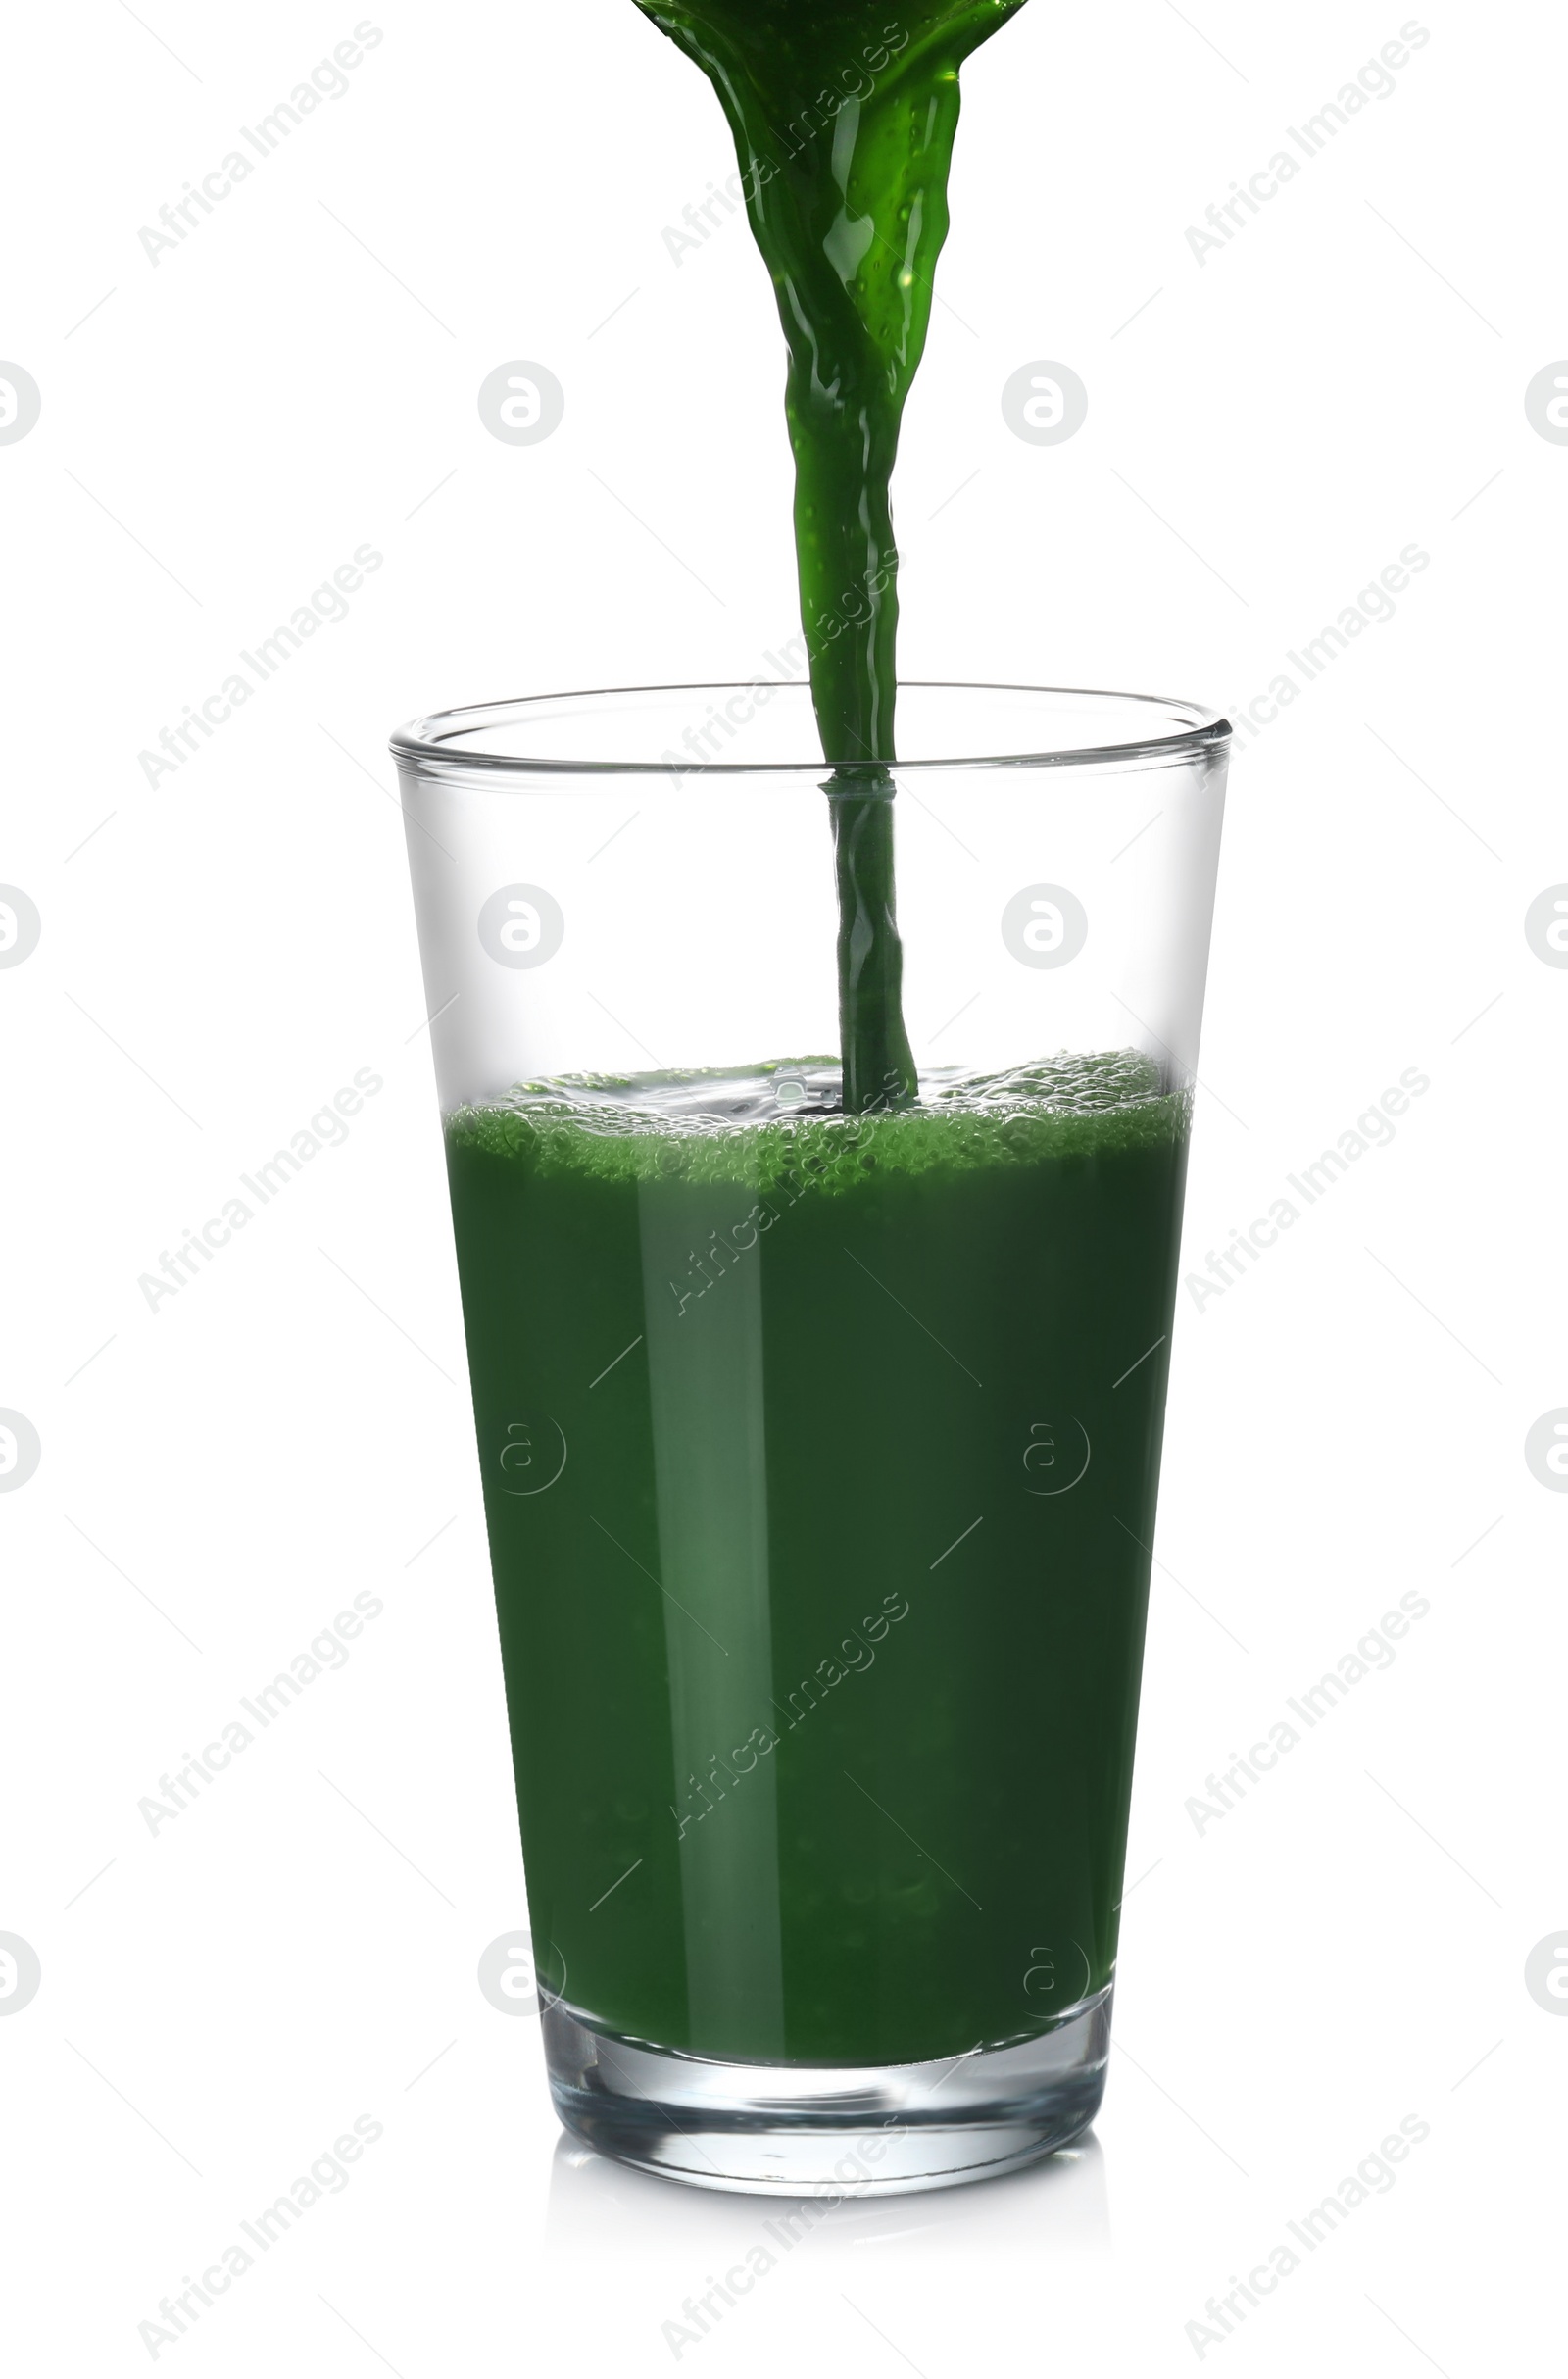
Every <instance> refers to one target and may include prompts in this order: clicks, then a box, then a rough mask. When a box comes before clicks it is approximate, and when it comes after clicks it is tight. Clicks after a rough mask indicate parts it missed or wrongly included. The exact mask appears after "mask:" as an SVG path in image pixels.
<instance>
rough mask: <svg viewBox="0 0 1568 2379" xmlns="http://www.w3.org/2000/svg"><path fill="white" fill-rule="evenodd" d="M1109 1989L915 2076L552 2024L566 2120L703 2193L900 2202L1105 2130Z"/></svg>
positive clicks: (568, 2013) (573, 2012) (549, 2040)
mask: <svg viewBox="0 0 1568 2379" xmlns="http://www.w3.org/2000/svg"><path fill="white" fill-rule="evenodd" d="M1110 1997H1111V1987H1110V1985H1109V1984H1108V1983H1107V1984H1106V1986H1105V1988H1104V1989H1103V1991H1100V1992H1098V1993H1097V1994H1096V1995H1095V1997H1094V1998H1093V1999H1088V2000H1085V2001H1084V2002H1083V2003H1082V2004H1081V2006H1080V2007H1076V2008H1074V2009H1072V2010H1071V2011H1069V2012H1068V2013H1067V2014H1065V2015H1064V2016H1063V2017H1062V2018H1061V2020H1060V2022H1059V2023H1057V2024H1056V2025H1054V2027H1053V2029H1052V2030H1051V2031H1049V2032H1044V2033H1040V2034H1038V2035H1037V2036H1035V2037H1034V2038H1032V2039H1030V2040H1026V2041H1012V2042H1008V2043H1006V2044H1005V2045H1004V2046H1001V2047H996V2048H990V2049H974V2050H969V2051H966V2052H965V2053H964V2054H963V2055H962V2056H960V2057H933V2058H932V2059H930V2061H929V2062H923V2063H920V2064H913V2065H765V2064H751V2063H746V2064H730V2063H726V2062H723V2061H722V2060H720V2059H717V2058H713V2057H693V2056H690V2055H688V2054H687V2053H686V2052H685V2051H684V2050H676V2049H660V2048H656V2047H654V2046H653V2045H652V2044H651V2043H650V2042H647V2041H638V2040H626V2039H623V2038H620V2037H618V2036H617V2035H616V2034H614V2033H613V2032H608V2031H606V2030H604V2029H603V2028H602V2027H600V2026H598V2025H596V2024H594V2023H593V2022H592V2021H591V2019H590V2018H589V2017H588V2016H586V2015H585V2014H584V2013H583V2012H582V2011H581V2010H580V2009H576V2008H571V2007H566V2006H565V2005H564V2003H562V2004H558V2005H556V2006H555V2007H549V2008H547V2009H546V2011H545V2015H544V2036H545V2057H546V2060H547V2062H548V2065H549V2069H550V2088H551V2094H552V2096H553V2097H554V2099H555V2103H556V2111H557V2113H558V2114H559V2115H560V2117H561V2119H562V2121H563V2123H564V2125H565V2126H566V2129H567V2130H568V2131H570V2132H572V2133H574V2134H575V2136H576V2137H577V2138H578V2139H580V2140H582V2141H583V2142H584V2143H585V2144H586V2145H587V2146H588V2147H590V2148H593V2149H597V2150H598V2152H599V2153H600V2154H601V2155H602V2156H614V2157H616V2158H617V2159H618V2161H619V2162H621V2163H623V2164H631V2165H634V2166H636V2168H637V2169H638V2170H639V2171H641V2172H653V2173H659V2174H661V2175H662V2177H663V2178H664V2179H665V2180H670V2181H684V2182H686V2183H687V2185H688V2186H689V2187H691V2188H693V2189H735V2190H743V2191H751V2192H754V2193H757V2194H760V2195H763V2196H772V2197H788V2198H821V2197H833V2198H837V2197H895V2196H897V2195H899V2194H900V2193H901V2192H903V2191H906V2190H912V2189H946V2188H950V2187H952V2186H954V2185H955V2184H956V2183H957V2182H960V2181H983V2180H990V2179H992V2178H993V2177H994V2176H996V2175H998V2174H1001V2173H1005V2172H1016V2171H1018V2170H1019V2169H1020V2167H1021V2166H1023V2165H1025V2164H1032V2163H1034V2162H1035V2160H1036V2159H1037V2158H1038V2157H1040V2156H1050V2155H1051V2153H1052V2151H1053V2150H1054V2149H1057V2148H1064V2147H1065V2146H1066V2145H1067V2143H1068V2141H1069V2140H1073V2139H1076V2138H1077V2136H1078V2134H1079V2133H1080V2132H1081V2131H1083V2130H1085V2129H1086V2128H1087V2127H1088V2125H1089V2124H1090V2123H1091V2122H1093V2120H1094V2118H1095V2114H1096V2112H1097V2110H1098V2108H1099V2106H1100V2102H1101V2099H1102V2097H1103V2094H1104V2088H1105V2060H1106V2057H1107V2055H1108V2053H1109V2048H1110Z"/></svg>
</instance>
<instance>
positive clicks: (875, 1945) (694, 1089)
mask: <svg viewBox="0 0 1568 2379" xmlns="http://www.w3.org/2000/svg"><path fill="white" fill-rule="evenodd" d="M777 1075H778V1069H774V1068H764V1069H761V1071H760V1078H754V1079H753V1081H752V1082H751V1084H750V1096H751V1106H752V1111H753V1112H755V1113H756V1114H757V1115H758V1116H759V1117H760V1120H757V1121H755V1122H748V1120H747V1105H748V1101H747V1093H748V1086H747V1085H746V1084H737V1083H736V1082H735V1081H734V1080H732V1079H730V1080H726V1078H725V1077H718V1076H709V1077H706V1078H703V1079H702V1080H701V1081H699V1082H697V1083H694V1084H689V1085H685V1086H682V1085H679V1084H674V1083H669V1082H646V1081H645V1082H643V1083H625V1084H620V1085H609V1084H603V1083H595V1084H587V1085H582V1086H580V1087H577V1088H573V1087H572V1086H570V1085H563V1084H554V1085H545V1084H542V1085H539V1086H537V1087H536V1088H534V1089H529V1090H520V1091H518V1092H517V1093H516V1094H515V1095H514V1097H513V1099H512V1100H510V1101H508V1102H505V1103H498V1104H495V1105H487V1106H485V1107H481V1108H469V1109H463V1110H460V1111H459V1112H458V1113H457V1114H456V1115H453V1116H452V1117H451V1118H450V1120H449V1123H448V1164H449V1171H450V1178H451V1187H452V1203H453V1213H454V1216H455V1220H456V1226H457V1243H458V1252H459V1265H460V1270H461V1275H462V1283H463V1299H464V1311H465V1317H466V1326H467V1339H468V1349H469V1362H470V1366H471V1374H472V1382H473V1400H474V1408H475V1413H476V1418H477V1424H478V1439H479V1449H480V1457H481V1463H482V1469H483V1478H484V1492H485V1503H486V1510H487V1514H488V1520H489V1530H490V1544H491V1553H492V1561H493V1566H494V1572H495V1584H496V1595H497V1604H498V1609H499V1612H500V1627H501V1643H502V1651H503V1656H504V1660H505V1667H506V1677H507V1696H508V1706H509V1710H510V1714H511V1725H512V1735H513V1746H514V1753H515V1763H516V1773H517V1782H518V1794H519V1801H520V1805H521V1810H522V1824H523V1844H524V1851H525V1855H526V1861H527V1871H528V1890H529V1905H530V1911H531V1921H532V1926H533V1931H534V1938H535V1946H536V1951H537V1954H538V1956H539V1958H540V1964H541V1971H542V1973H543V1974H544V1975H545V1977H546V1979H547V1980H548V1981H550V1982H551V1983H552V1984H553V1985H554V1986H555V1987H557V1988H562V1987H564V1995H565V1997H566V1999H567V2000H568V2002H570V2003H571V2004H573V2005H575V2006H577V2007H583V2008H585V2009H587V2010H588V2011H589V2012H590V2013H591V2014H592V2015H593V2017H594V2018H595V2020H596V2021H597V2022H599V2023H601V2024H603V2025H606V2026H608V2027H609V2028H610V2029H611V2030H613V2031H614V2032H618V2033H622V2034H629V2035H634V2036H637V2037H639V2038H641V2039H644V2040H649V2041H653V2042H656V2043H659V2044H662V2045H663V2046H665V2047H669V2048H677V2049H678V2048H686V2049H690V2050H693V2051H696V2052H699V2053H701V2054H702V2055H704V2056H708V2057H737V2058H759V2059H767V2058H788V2059H794V2060H805V2061H809V2060H814V2059H820V2060H824V2061H828V2062H834V2061H838V2062H864V2063H879V2062H897V2061H905V2060H914V2059H918V2058H923V2057H941V2056H947V2055H951V2056H955V2057H956V2056H957V2055H959V2054H960V2053H961V2052H962V2051H964V2050H968V2049H972V2048H974V2047H975V2045H976V2044H977V2043H979V2042H986V2043H995V2042H999V2041H1004V2040H1008V2039H1016V2038H1019V2037H1023V2036H1026V2035H1028V2034H1031V2033H1034V2032H1040V2031H1044V2030H1046V2029H1048V2028H1049V2027H1050V2025H1051V2024H1052V2023H1053V2022H1054V2020H1055V2019H1056V2018H1057V2017H1058V2016H1059V2015H1060V2014H1061V2012H1062V2011H1063V2010H1064V2009H1065V2008H1066V2007H1069V2006H1071V2005H1073V2004H1074V2003H1075V2002H1077V2001H1080V2000H1081V1999H1082V1998H1084V1997H1085V1996H1086V1995H1087V1994H1088V1993H1090V1992H1092V1991H1096V1990H1098V1989H1100V1988H1101V1986H1102V1985H1103V1984H1104V1983H1105V1982H1106V1981H1107V1980H1108V1978H1109V1975H1110V1972H1111V1967H1112V1962H1113V1959H1114V1956H1115V1946H1116V1931H1117V1904H1118V1901H1119V1897H1120V1892H1121V1875H1122V1861H1123V1855H1124V1849H1125V1828H1126V1811H1127V1802H1128V1794H1129V1789H1130V1783H1131V1769H1132V1758H1133V1735H1134V1724H1135V1719H1136V1711H1137V1702H1138V1677H1139V1668H1140V1661H1141V1657H1142V1644H1143V1633H1144V1614H1145V1605H1146V1599H1147V1581H1148V1561H1147V1557H1146V1555H1145V1552H1144V1547H1145V1546H1147V1545H1148V1544H1149V1543H1150V1542H1151V1541H1152V1530H1153V1513H1154V1492H1155V1481H1156V1474H1157V1469H1158V1458H1159V1442H1160V1429H1161V1415H1162V1413H1163V1407H1164V1392H1165V1358H1166V1350H1167V1345H1168V1332H1169V1329H1170V1323H1171V1308H1172V1300H1173V1296H1174V1288H1175V1259H1176V1242H1177V1231H1178V1226H1179V1217H1180V1208H1181V1189H1182V1178H1183V1171H1184V1166H1185V1160H1186V1146H1187V1128H1186V1110H1185V1106H1184V1104H1183V1103H1182V1101H1180V1100H1179V1099H1174V1098H1171V1097H1169V1096H1161V1095H1160V1094H1159V1092H1158V1089H1157V1085H1156V1084H1155V1082H1154V1080H1153V1073H1152V1068H1151V1067H1150V1066H1148V1065H1147V1062H1145V1061H1143V1060H1139V1059H1136V1058H1133V1057H1131V1056H1127V1057H1123V1058H1119V1059H1114V1058H1113V1059H1100V1060H1076V1061H1067V1062H1063V1063H1060V1064H1058V1065H1057V1066H1054V1067H1046V1068H1039V1069H1035V1071H1034V1072H1033V1074H1032V1075H1031V1076H1030V1077H1028V1078H1025V1077H1022V1076H1013V1077H1009V1078H1008V1079H1007V1081H1005V1082H1004V1083H1000V1084H998V1083H992V1084H985V1085H977V1084H972V1083H971V1084H967V1085H961V1086H953V1085H949V1084H943V1083H941V1082H937V1083H930V1082H928V1083H927V1084H926V1085H925V1090H924V1097H923V1100H922V1104H921V1105H920V1107H918V1108H917V1109H907V1110H894V1111H890V1112H884V1113H880V1114H877V1115H867V1116H860V1117H853V1116H850V1117H847V1116H845V1115H842V1114H836V1113H832V1112H829V1108H830V1102H831V1100H832V1098H833V1096H834V1093H835V1092H836V1080H837V1068H836V1066H831V1065H830V1064H829V1063H827V1062H826V1061H822V1062H821V1063H820V1066H819V1069H818V1073H817V1075H816V1077H815V1078H816V1079H817V1080H818V1081H819V1083H820V1086H821V1087H820V1090H819V1092H818V1093H815V1094H812V1095H811V1099H810V1100H809V1104H808V1105H807V1106H806V1107H805V1108H803V1109H802V1110H801V1111H800V1112H799V1113H798V1114H794V1115H790V1114H786V1113H783V1112H781V1109H780V1105H779V1103H778V1100H777V1098H776V1097H775V1096H773V1095H771V1093H770V1089H769V1084H770V1083H771V1084H772V1086H773V1087H774V1088H775V1089H776V1084H777ZM806 1078H807V1079H808V1080H809V1079H811V1078H812V1077H811V1076H810V1075H809V1072H808V1074H807V1076H806ZM814 1100H819V1102H820V1105H819V1106H818V1105H817V1104H814V1103H812V1101H814ZM701 1107H706V1108H707V1109H708V1110H709V1112H710V1114H711V1115H713V1114H720V1115H722V1114H723V1113H724V1112H725V1110H726V1108H727V1110H728V1115H727V1119H726V1120H724V1121H723V1122H709V1123H706V1124H705V1123H703V1122H702V1121H700V1120H699V1119H697V1117H696V1111H697V1110H698V1109H699V1108H701ZM1141 1358H1142V1359H1143V1360H1140V1359H1141ZM982 1514H983V1517H982V1516H981V1515H982ZM977 1522H978V1525H977V1524H976V1523H977ZM596 1904H597V1905H596Z"/></svg>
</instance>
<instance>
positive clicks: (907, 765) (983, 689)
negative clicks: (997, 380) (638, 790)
mask: <svg viewBox="0 0 1568 2379" xmlns="http://www.w3.org/2000/svg"><path fill="white" fill-rule="evenodd" d="M899 684H900V688H901V690H904V689H907V690H908V691H910V692H913V691H915V690H916V689H920V690H922V691H926V692H931V693H958V694H1036V695H1060V696H1067V697H1070V698H1071V699H1072V700H1074V701H1078V702H1089V703H1105V704H1111V703H1119V704H1123V705H1128V704H1132V705H1142V706H1147V707H1148V708H1149V709H1151V710H1161V711H1164V712H1166V713H1167V714H1168V713H1175V714H1177V715H1178V716H1182V717H1185V718H1186V719H1188V720H1189V721H1190V722H1191V723H1190V724H1189V725H1187V726H1184V727H1182V728H1180V729H1178V730H1177V731H1176V732H1174V733H1171V734H1164V735H1148V736H1131V737H1121V738H1118V739H1117V740H1115V741H1113V742H1110V743H1104V744H1093V745H1076V746H1074V747H1073V748H1071V749H1070V750H1064V751H1051V750H1036V751H1024V752H1000V753H982V754H975V755H969V756H965V755H964V754H962V753H956V754H954V755H953V756H951V757H947V758H939V759H921V760H897V761H892V762H890V763H888V764H887V765H888V766H889V767H891V768H896V769H897V771H898V773H899V774H900V775H901V776H902V775H906V774H907V773H909V772H910V771H916V770H918V771H924V770H929V769H934V768H1093V767H1103V766H1105V765H1106V764H1108V763H1114V762H1120V761H1132V760H1145V759H1156V760H1162V761H1175V760H1183V759H1188V758H1191V757H1193V756H1195V755H1196V754H1199V753H1201V752H1210V751H1220V750H1223V749H1224V748H1225V747H1226V746H1227V745H1228V743H1229V741H1230V738H1231V736H1232V734H1233V733H1234V731H1235V730H1234V729H1233V727H1232V725H1231V722H1230V720H1229V719H1227V718H1226V717H1225V716H1224V714H1223V712H1220V711H1214V710H1210V709H1209V707H1208V706H1207V704H1205V703H1201V702H1189V701H1186V700H1183V699H1182V698H1180V697H1179V696H1175V695H1164V694H1128V693H1120V692H1117V691H1116V690H1115V689H1114V688H1111V687H1105V686H1059V685H1056V686H1053V685H1021V684H1014V683H1008V682H1005V681H1002V680H991V679H969V678H956V677H953V678H944V677H901V678H900V680H899ZM764 687H765V688H766V689H767V690H768V691H769V692H770V693H789V692H794V693H798V694H806V695H809V692H810V686H809V682H808V680H807V679H806V678H804V677H732V678H723V679H714V680H712V681H711V682H707V683H691V684H687V683H677V684H673V685H621V686H585V687H577V688H573V689H572V690H571V691H569V692H564V693H559V694H516V695H510V696H508V697H506V698H504V699H503V700H502V701H499V702H476V703H466V704H462V705H460V706H458V707H456V708H454V709H452V710H447V711H431V712H428V713H426V714H424V715H423V716H422V717H418V718H415V719H409V720H407V721H406V722H405V724H404V725H402V726H400V727H397V728H395V729H394V730H393V733H392V735H391V737H390V739H389V749H390V751H391V752H392V755H393V757H394V759H396V760H397V761H399V762H400V763H408V764H412V765H413V766H414V767H416V768H420V769H422V770H425V771H426V772H439V773H441V774H447V773H451V774H453V775H457V774H461V773H466V772H468V771H470V770H472V771H474V772H476V773H480V774H496V773H499V774H502V775H507V774H513V775H523V774H526V775H534V774H557V775H562V776H631V777H651V776H662V777H665V778H667V777H668V776H669V774H670V763H669V760H668V758H667V757H665V758H662V759H659V760H561V759H551V758H548V757H542V756H541V757H538V758H535V757H532V756H530V755H528V754H524V753H521V752H517V753H513V752H475V751H465V750H464V749H462V747H461V746H460V745H457V744H456V741H455V739H456V738H457V737H458V736H460V735H462V734H464V733H466V732H469V731H471V730H472V729H473V728H474V727H475V726H477V725H478V724H480V723H481V722H482V723H484V724H485V725H488V726H495V725H497V724H499V723H501V722H502V721H503V720H509V719H510V718H511V717H513V716H515V717H518V718H525V717H526V715H527V713H528V712H529V711H531V710H533V709H534V708H535V707H539V708H543V707H544V706H546V705H549V704H563V703H585V702H604V701H607V700H613V699H618V698H620V697H622V696H634V695H639V694H709V695H711V694H735V693H757V692H760V691H761V690H762V689H763V688H764ZM843 765H845V764H843V763H832V762H828V761H825V760H823V759H822V758H821V756H820V754H813V753H808V754H805V755H803V757H802V758H801V759H799V760H761V761H756V760H754V761H736V760H701V761H699V760H692V761H689V762H688V761H686V760H684V759H683V760H682V761H681V764H680V770H679V772H680V774H681V775H682V776H759V777H778V776H790V775H799V774H801V773H803V772H808V773H809V772H810V771H812V770H816V769H821V768H829V767H833V766H843Z"/></svg>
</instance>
